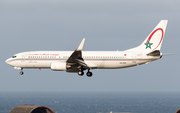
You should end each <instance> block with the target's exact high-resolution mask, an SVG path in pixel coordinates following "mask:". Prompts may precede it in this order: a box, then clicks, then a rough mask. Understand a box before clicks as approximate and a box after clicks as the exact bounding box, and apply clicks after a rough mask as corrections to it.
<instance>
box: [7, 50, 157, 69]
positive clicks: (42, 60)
mask: <svg viewBox="0 0 180 113" xmlns="http://www.w3.org/2000/svg"><path fill="white" fill-rule="evenodd" d="M72 52H73V51H32V52H22V53H18V54H15V55H14V56H13V57H12V58H9V59H7V60H6V63H7V64H9V65H11V66H13V67H15V68H17V69H20V68H51V63H52V62H66V60H67V59H68V58H69V56H71V54H72ZM82 58H83V59H84V62H85V63H86V64H87V65H88V66H89V67H90V68H91V69H116V68H125V67H131V66H136V65H140V64H144V63H149V62H151V61H154V60H157V59H159V58H160V57H159V56H156V57H154V56H147V55H146V54H145V53H142V52H126V51H82Z"/></svg>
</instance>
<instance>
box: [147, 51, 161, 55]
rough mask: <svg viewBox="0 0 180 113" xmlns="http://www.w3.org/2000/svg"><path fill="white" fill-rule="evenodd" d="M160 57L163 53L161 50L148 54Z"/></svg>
mask: <svg viewBox="0 0 180 113" xmlns="http://www.w3.org/2000/svg"><path fill="white" fill-rule="evenodd" d="M160 55H161V53H160V51H159V50H155V51H153V52H150V53H148V54H147V56H160Z"/></svg>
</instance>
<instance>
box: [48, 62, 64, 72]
mask: <svg viewBox="0 0 180 113" xmlns="http://www.w3.org/2000/svg"><path fill="white" fill-rule="evenodd" d="M51 70H53V71H66V63H65V62H52V63H51Z"/></svg>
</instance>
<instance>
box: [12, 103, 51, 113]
mask: <svg viewBox="0 0 180 113" xmlns="http://www.w3.org/2000/svg"><path fill="white" fill-rule="evenodd" d="M9 113H54V111H53V110H52V109H50V108H48V107H46V106H33V105H20V106H17V107H15V108H13V109H12V110H11V111H10V112H9Z"/></svg>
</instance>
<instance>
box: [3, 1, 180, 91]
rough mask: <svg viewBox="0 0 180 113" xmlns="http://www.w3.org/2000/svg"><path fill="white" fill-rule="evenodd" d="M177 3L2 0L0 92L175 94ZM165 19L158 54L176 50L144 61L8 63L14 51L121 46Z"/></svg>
mask: <svg viewBox="0 0 180 113" xmlns="http://www.w3.org/2000/svg"><path fill="white" fill-rule="evenodd" d="M179 4H180V1H177V0H171V1H163V0H149V1H148V0H86V1H85V0H76V1H74V0H51V1H48V0H1V1H0V17H1V18H0V26H1V27H0V39H1V41H0V51H1V53H2V54H1V56H0V62H1V65H0V66H1V68H0V72H1V75H0V76H1V79H0V91H108V92H114V91H115V92H124V91H140V92H147V91H148V92H153V91H165V92H180V88H179V86H180V83H179V80H180V75H179V69H178V68H179V64H180V62H179V60H178V58H179V52H180V51H179V47H178V45H179V41H180V39H179V31H180V27H179V26H180V22H179V20H180V15H179V13H180V7H179V6H178V5H179ZM162 19H167V20H169V22H168V25H167V29H166V33H165V37H164V40H163V44H162V48H161V52H163V53H175V55H170V56H164V57H163V58H162V59H160V60H157V61H155V62H152V63H150V64H148V65H141V66H136V67H131V68H126V69H114V70H113V69H110V70H92V72H93V76H92V77H91V78H89V77H86V76H83V77H79V76H78V75H77V74H76V73H74V74H73V73H66V72H54V71H51V70H50V69H49V70H41V71H40V70H38V69H24V72H25V74H24V75H23V76H20V75H19V70H14V69H13V67H11V66H9V65H7V64H6V63H5V60H6V59H8V58H9V57H11V56H12V55H14V54H15V53H19V52H24V51H36V50H44V51H47V50H50V51H53V50H57V51H62V50H64V51H66V50H70V51H73V50H75V49H76V48H77V46H78V45H79V43H80V42H81V40H82V39H83V38H86V41H85V45H84V48H83V50H84V51H86V50H87V51H88V50H90V51H106V50H107V51H116V50H125V49H129V48H132V47H135V46H138V45H139V44H141V43H142V42H143V41H144V39H145V38H146V37H147V36H148V34H149V33H150V32H151V31H152V30H153V28H154V27H155V26H156V25H157V24H158V23H159V21H160V20H162Z"/></svg>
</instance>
